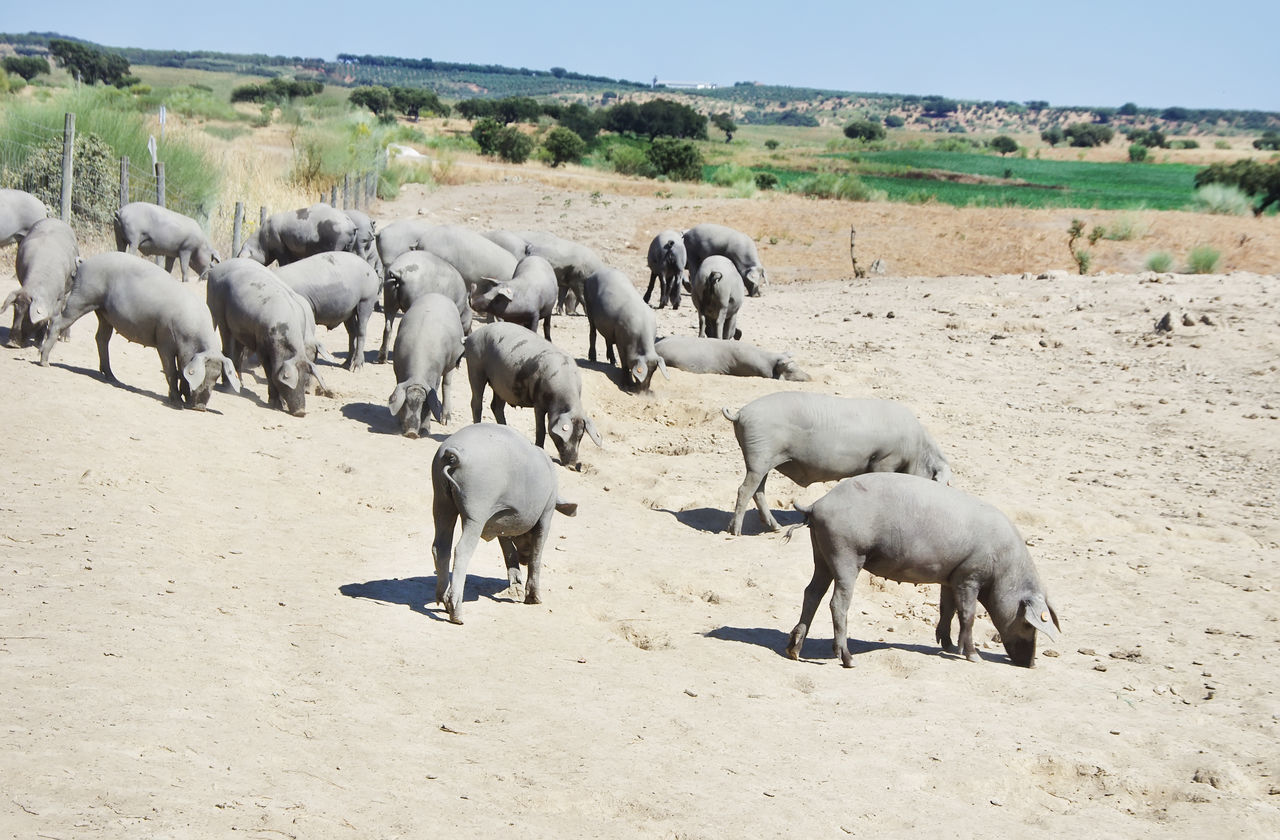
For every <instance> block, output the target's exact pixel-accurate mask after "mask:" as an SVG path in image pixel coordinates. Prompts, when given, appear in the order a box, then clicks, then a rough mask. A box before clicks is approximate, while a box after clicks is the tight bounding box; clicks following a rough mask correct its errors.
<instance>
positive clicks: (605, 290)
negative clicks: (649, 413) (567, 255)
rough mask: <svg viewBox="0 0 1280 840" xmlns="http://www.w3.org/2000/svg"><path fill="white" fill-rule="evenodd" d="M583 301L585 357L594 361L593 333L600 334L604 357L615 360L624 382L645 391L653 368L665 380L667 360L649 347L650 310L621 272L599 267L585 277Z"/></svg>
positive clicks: (652, 332) (653, 326) (651, 331)
mask: <svg viewBox="0 0 1280 840" xmlns="http://www.w3.org/2000/svg"><path fill="white" fill-rule="evenodd" d="M584 292H585V296H584V299H583V302H584V303H585V304H586V306H585V309H586V311H587V330H588V348H587V358H588V360H590V361H592V362H594V361H595V360H596V333H597V332H599V333H600V335H601V336H603V337H604V342H605V349H606V351H607V356H606V358H607V359H608V360H609V364H613V362H614V359H615V357H614V348H615V347H616V348H617V350H618V353H617V360H618V362H619V365H620V367H621V368H622V375H623V377H624V380H625V381H626V382H627V383H630V384H634V385H636V386H638V387H639V389H640V390H642V391H647V390H649V383H650V381H651V380H652V379H653V372H654V371H655V370H659V371H662V376H663V377H664V378H666V379H670V378H671V377H670V376H668V374H667V363H666V362H664V361H662V357H661V356H659V355H658V353H657V351H656V350H654V349H653V342H654V340H655V338H656V336H655V332H656V331H657V322H656V320H655V319H654V315H653V310H652V309H650V308H649V305H648V304H646V303H645V302H644V301H643V300H642V299H641V298H640V293H639V292H638V291H636V287H635V286H633V285H631V279H630V278H629V277H627V275H625V274H623V273H622V272H621V271H618V270H617V269H613V268H602V269H601V270H599V271H597V272H596V273H595V274H592V275H591V276H590V277H588V278H587V281H586V283H585V284H584Z"/></svg>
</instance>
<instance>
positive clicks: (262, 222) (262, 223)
mask: <svg viewBox="0 0 1280 840" xmlns="http://www.w3.org/2000/svg"><path fill="white" fill-rule="evenodd" d="M266 226H267V205H265V204H264V205H262V209H260V210H259V211H258V230H262V229H263V228H264V227H266Z"/></svg>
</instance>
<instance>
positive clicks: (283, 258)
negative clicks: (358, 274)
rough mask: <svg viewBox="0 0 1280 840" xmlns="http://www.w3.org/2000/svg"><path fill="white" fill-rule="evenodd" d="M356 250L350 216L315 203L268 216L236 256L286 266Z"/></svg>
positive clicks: (353, 228) (265, 263)
mask: <svg viewBox="0 0 1280 840" xmlns="http://www.w3.org/2000/svg"><path fill="white" fill-rule="evenodd" d="M355 248H356V226H355V223H354V222H352V221H351V219H350V217H348V216H347V214H346V213H344V212H342V211H341V210H338V209H336V208H334V207H332V206H330V205H328V204H312V205H311V206H310V207H302V208H300V209H298V210H286V211H285V212H283V213H275V214H274V215H271V216H269V217H268V218H267V221H266V224H264V225H263V226H262V227H261V228H259V229H258V230H257V231H255V232H254V234H253V236H250V237H249V238H248V239H246V240H245V243H244V245H242V246H241V247H240V253H238V254H236V256H237V257H248V258H249V259H251V260H256V261H257V262H260V263H262V264H263V265H271V263H273V262H275V263H279V264H280V265H282V266H284V265H289V264H290V263H295V262H297V261H298V260H301V259H306V258H307V257H311V256H315V255H316V254H323V253H327V252H329V251H349V252H354V251H355Z"/></svg>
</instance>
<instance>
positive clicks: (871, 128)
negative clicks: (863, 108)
mask: <svg viewBox="0 0 1280 840" xmlns="http://www.w3.org/2000/svg"><path fill="white" fill-rule="evenodd" d="M844 136H845V137H848V138H849V139H850V140H863V141H868V142H870V141H874V140H883V139H884V137H885V132H884V126H882V125H880V124H879V123H875V122H872V121H871V120H854V121H853V122H851V123H849V124H848V125H846V126H845V127H844Z"/></svg>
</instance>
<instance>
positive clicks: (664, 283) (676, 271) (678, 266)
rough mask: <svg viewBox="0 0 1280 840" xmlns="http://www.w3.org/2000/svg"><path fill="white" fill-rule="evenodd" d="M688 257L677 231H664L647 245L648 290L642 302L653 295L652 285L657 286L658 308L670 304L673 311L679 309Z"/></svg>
mask: <svg viewBox="0 0 1280 840" xmlns="http://www.w3.org/2000/svg"><path fill="white" fill-rule="evenodd" d="M688 263H689V255H688V254H687V253H686V252H685V249H684V234H683V233H681V232H680V231H678V230H664V231H662V232H661V233H659V234H658V235H657V236H655V237H654V238H653V241H652V242H650V243H649V288H648V289H646V290H645V293H644V302H645V303H648V302H649V298H650V297H652V295H653V285H654V283H657V284H658V308H659V309H661V308H662V307H664V306H666V305H667V301H670V302H671V308H672V309H673V310H675V309H679V308H680V284H681V283H682V282H684V280H685V278H686V272H685V268H686V267H687V265H688Z"/></svg>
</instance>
